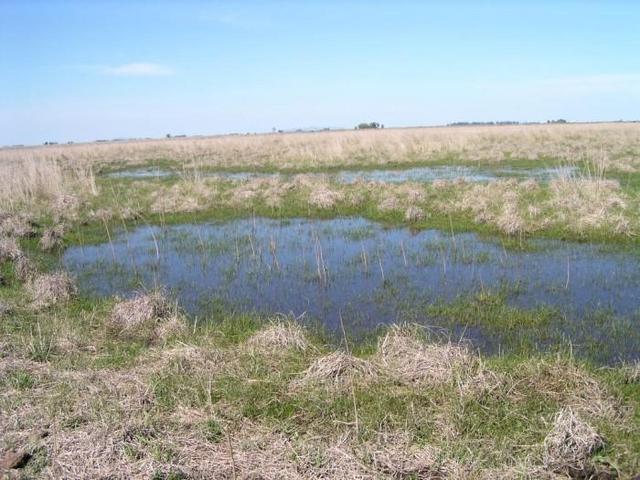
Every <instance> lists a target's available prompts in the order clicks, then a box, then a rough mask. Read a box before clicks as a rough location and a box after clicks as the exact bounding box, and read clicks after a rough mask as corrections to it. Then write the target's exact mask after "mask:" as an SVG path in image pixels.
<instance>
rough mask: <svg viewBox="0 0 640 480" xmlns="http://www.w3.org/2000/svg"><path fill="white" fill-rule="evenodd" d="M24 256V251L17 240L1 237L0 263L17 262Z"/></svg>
mask: <svg viewBox="0 0 640 480" xmlns="http://www.w3.org/2000/svg"><path fill="white" fill-rule="evenodd" d="M22 255H23V254H22V249H21V248H20V246H19V245H18V242H17V240H16V239H15V238H8V237H4V238H3V237H0V262H5V261H7V260H14V261H15V260H17V259H18V258H19V257H20V256H22Z"/></svg>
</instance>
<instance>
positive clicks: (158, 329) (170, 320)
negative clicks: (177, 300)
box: [107, 291, 184, 338]
mask: <svg viewBox="0 0 640 480" xmlns="http://www.w3.org/2000/svg"><path fill="white" fill-rule="evenodd" d="M107 325H108V326H109V328H110V329H112V330H114V331H115V332H116V333H117V334H119V335H123V336H139V335H142V336H146V335H149V334H150V335H151V336H152V337H154V338H167V337H168V336H171V335H173V334H176V333H179V332H180V331H182V330H183V329H184V322H183V320H182V319H181V318H180V317H179V315H178V313H177V308H176V306H175V305H174V304H172V303H171V302H169V300H168V299H167V298H166V297H165V295H164V294H163V293H162V292H161V291H153V292H151V293H138V294H137V295H136V296H135V297H133V298H131V299H129V300H124V301H121V302H118V303H117V304H116V305H115V306H114V307H113V310H112V312H111V315H110V316H109V318H108V320H107Z"/></svg>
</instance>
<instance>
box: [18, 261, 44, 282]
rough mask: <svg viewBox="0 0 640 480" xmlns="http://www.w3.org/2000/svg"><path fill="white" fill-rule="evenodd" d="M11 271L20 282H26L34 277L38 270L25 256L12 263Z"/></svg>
mask: <svg viewBox="0 0 640 480" xmlns="http://www.w3.org/2000/svg"><path fill="white" fill-rule="evenodd" d="M13 269H14V272H15V274H16V277H17V278H18V280H20V281H21V282H28V281H30V280H32V279H33V277H35V275H36V274H37V273H38V269H37V268H36V266H35V265H34V264H33V262H32V261H31V260H30V259H29V257H27V256H26V255H20V256H19V257H18V258H16V259H15V260H14V262H13Z"/></svg>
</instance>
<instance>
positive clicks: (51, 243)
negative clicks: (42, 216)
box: [40, 223, 64, 251]
mask: <svg viewBox="0 0 640 480" xmlns="http://www.w3.org/2000/svg"><path fill="white" fill-rule="evenodd" d="M63 236H64V225H63V224H61V223H60V224H58V225H55V226H53V227H51V228H47V229H46V230H45V231H44V232H43V233H42V237H41V238H40V248H41V249H42V250H45V251H48V250H53V249H54V248H59V247H61V246H62V237H63Z"/></svg>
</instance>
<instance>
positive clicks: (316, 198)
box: [309, 185, 343, 209]
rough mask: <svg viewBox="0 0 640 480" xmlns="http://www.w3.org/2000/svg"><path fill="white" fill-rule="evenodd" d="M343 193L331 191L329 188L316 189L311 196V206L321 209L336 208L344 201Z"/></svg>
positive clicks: (320, 187)
mask: <svg viewBox="0 0 640 480" xmlns="http://www.w3.org/2000/svg"><path fill="white" fill-rule="evenodd" d="M342 198H343V195H342V193H341V192H337V191H335V190H331V189H330V188H329V187H327V186H324V185H321V186H319V187H316V188H314V189H313V190H312V191H311V193H310V194H309V204H310V205H312V206H314V207H316V208H321V209H330V208H334V207H335V206H336V204H337V203H338V202H339V201H340V200H342Z"/></svg>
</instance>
